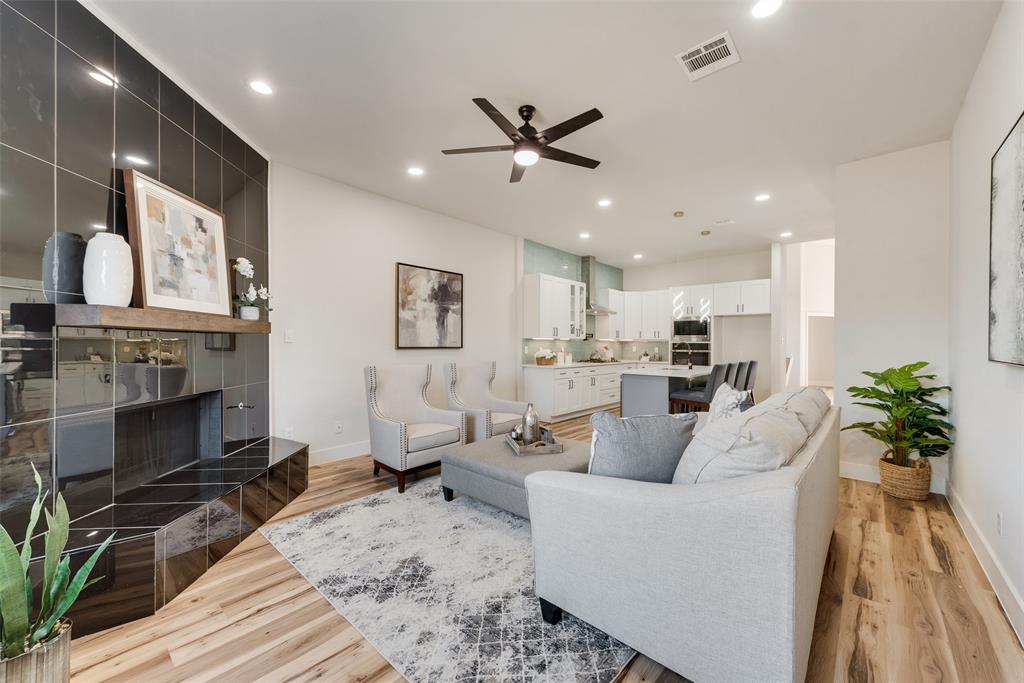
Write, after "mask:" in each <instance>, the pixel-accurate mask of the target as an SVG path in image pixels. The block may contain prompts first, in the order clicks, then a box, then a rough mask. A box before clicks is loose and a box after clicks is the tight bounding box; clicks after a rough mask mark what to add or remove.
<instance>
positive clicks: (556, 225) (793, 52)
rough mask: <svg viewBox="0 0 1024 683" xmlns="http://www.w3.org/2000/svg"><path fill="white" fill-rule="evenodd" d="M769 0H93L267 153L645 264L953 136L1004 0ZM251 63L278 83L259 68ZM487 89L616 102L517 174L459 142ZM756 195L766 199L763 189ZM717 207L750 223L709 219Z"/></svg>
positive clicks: (545, 116) (780, 224) (828, 230)
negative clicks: (716, 45)
mask: <svg viewBox="0 0 1024 683" xmlns="http://www.w3.org/2000/svg"><path fill="white" fill-rule="evenodd" d="M752 4H753V0H751V1H750V2H689V3H684V2H673V3H670V2H664V3H639V2H620V3H590V2H587V3H584V2H562V3H524V2H476V3H473V2H430V1H424V2H333V3H332V2H305V1H291V2H283V1H279V2H259V3H257V2H246V3H241V2H186V1H182V0H155V1H149V2H136V1H135V0H98V1H97V2H94V4H93V6H94V7H97V8H98V12H99V13H100V14H101V15H103V16H104V17H106V18H107V19H109V20H111V21H112V23H114V25H115V26H116V27H118V28H120V29H121V30H122V31H124V32H125V33H126V34H127V35H128V36H129V37H130V38H131V39H133V42H135V43H136V44H137V45H139V46H140V47H141V48H142V49H143V51H144V52H145V53H146V54H148V55H150V56H151V57H152V58H153V59H154V60H155V61H156V62H157V63H158V65H159V66H162V67H164V68H165V69H167V70H169V72H170V73H171V74H172V76H174V77H176V78H178V79H180V80H181V81H182V84H183V85H184V86H186V87H187V88H188V89H190V90H191V91H192V92H193V93H194V94H195V95H196V96H197V97H198V99H200V101H203V102H205V103H207V104H209V105H211V106H212V108H214V109H215V110H216V111H218V112H219V113H220V114H221V115H223V116H224V117H225V118H226V120H227V121H230V122H231V123H232V124H233V125H234V127H236V128H237V129H238V130H239V132H240V133H242V134H243V135H245V136H246V137H248V138H249V139H250V140H251V141H252V142H253V143H254V144H255V145H257V146H259V147H260V148H262V149H263V150H264V151H265V152H266V153H268V154H269V155H270V157H271V158H272V159H273V160H274V161H278V162H283V163H285V164H289V165H292V166H296V167H298V168H301V169H305V170H308V171H311V172H314V173H317V174H320V175H323V176H327V177H330V178H334V179H337V180H339V181H342V182H344V183H348V184H350V185H354V186H356V187H360V188H363V189H366V190H370V191H373V192H377V193H380V194H382V195H386V196H389V197H393V198H395V199H399V200H402V201H406V202H409V203H411V204H415V205H418V206H422V207H425V208H427V209H432V210H434V211H438V212H441V213H444V214H447V215H450V216H454V217H457V218H461V219H464V220H467V221H470V222H473V223H476V224H479V225H483V226H487V227H490V228H493V229H496V230H500V231H503V232H507V233H512V234H516V235H523V236H525V237H528V238H530V239H534V240H537V241H540V242H544V243H546V244H550V245H552V246H555V247H559V248H562V249H566V250H568V251H571V252H575V253H583V254H587V253H592V254H593V255H595V256H597V257H598V258H599V259H600V260H602V261H605V262H607V263H611V264H614V265H618V266H632V265H636V262H635V261H634V260H633V258H632V254H633V253H634V252H643V253H644V254H645V258H644V261H643V263H645V264H648V263H661V262H667V261H674V260H680V259H686V258H694V257H697V256H700V255H706V254H714V253H729V252H738V251H745V250H750V249H756V248H762V247H766V246H767V245H768V244H769V242H770V241H771V240H773V239H776V238H777V237H778V234H779V233H780V232H782V231H787V230H788V231H792V232H793V233H794V237H793V239H794V240H809V239H819V238H823V237H829V236H831V235H832V232H833V228H832V220H833V219H832V176H833V171H834V168H835V166H836V165H838V164H841V163H844V162H847V161H852V160H855V159H860V158H864V157H869V156H873V155H876V154H880V153H884V152H889V151H895V150H898V149H902V148H905V147H910V146H913V145H919V144H924V143H927V142H932V141H936V140H941V139H945V138H947V137H948V136H949V134H950V131H951V129H952V126H953V122H954V120H955V118H956V115H957V112H958V110H959V107H960V103H961V100H962V98H963V95H964V93H965V91H966V89H967V85H968V83H969V82H970V78H971V76H972V75H973V72H974V69H975V67H976V65H977V63H978V60H979V58H980V56H981V52H982V50H983V48H984V45H985V42H986V40H987V38H988V34H989V31H990V29H991V27H992V24H993V21H994V19H995V15H996V13H997V12H998V3H994V2H981V1H974V0H971V1H967V2H898V1H893V2H838V1H835V2H794V1H793V0H790V1H788V2H786V3H785V4H784V5H783V7H782V9H781V10H780V11H779V12H778V13H777V14H775V15H774V16H772V17H770V18H768V19H763V20H757V19H754V18H753V17H752V16H751V15H750V7H751V6H752ZM725 30H728V31H730V32H731V33H732V36H733V39H734V40H735V42H736V46H737V49H738V51H739V53H740V55H741V57H742V58H743V61H742V62H741V63H740V64H738V65H736V66H732V67H729V68H727V69H725V70H723V71H720V72H718V73H717V74H714V75H712V76H710V77H708V78H706V79H704V80H701V81H698V82H696V83H690V82H689V81H688V79H687V77H686V74H685V73H684V72H683V70H682V69H681V67H680V66H679V65H678V64H677V63H676V62H675V61H674V55H675V54H676V53H678V52H681V51H683V50H685V49H687V48H690V47H692V46H693V45H695V44H697V43H698V42H700V41H702V40H704V39H706V38H710V37H712V36H714V35H715V34H718V33H720V32H722V31H725ZM257 77H259V78H262V79H264V80H266V81H268V82H270V83H271V84H272V85H273V86H274V88H275V93H274V95H273V96H271V97H262V96H260V95H257V94H255V93H253V92H252V91H251V90H250V89H249V88H248V87H247V83H248V81H249V80H251V79H253V78H257ZM473 97H486V98H488V99H490V100H491V102H493V103H494V104H495V105H496V106H497V107H498V108H499V109H500V110H501V111H503V112H504V113H505V115H506V116H508V117H509V118H512V119H513V120H517V119H515V118H514V117H515V112H516V109H517V108H518V106H519V105H520V104H525V103H529V104H533V105H535V106H536V107H537V116H536V118H535V120H534V124H535V125H536V127H537V128H538V129H543V128H544V127H546V126H548V125H552V124H554V123H558V122H559V121H561V120H563V119H566V118H568V117H570V116H574V115H575V114H578V113H580V112H582V111H584V110H586V109H589V108H591V107H597V108H599V109H600V110H601V111H602V112H603V113H604V117H605V118H604V119H603V120H601V121H598V122H597V123H595V124H592V125H591V126H589V127H587V128H585V129H583V130H581V131H579V132H577V133H574V134H572V135H570V136H568V137H566V138H564V139H562V140H560V141H559V142H558V143H557V146H558V147H560V148H562V149H565V150H567V151H571V152H575V153H578V154H582V155H585V156H589V157H593V158H596V159H599V160H601V162H602V163H601V165H600V166H599V167H598V168H597V169H596V170H587V169H583V168H577V167H574V166H569V165H565V164H560V163H556V162H550V161H545V160H541V162H540V163H539V164H538V165H537V166H534V167H532V168H530V169H528V170H527V172H526V176H525V178H524V180H523V182H521V183H519V184H510V183H509V182H508V176H509V172H510V169H511V158H510V156H511V154H510V153H493V154H479V155H467V156H448V157H445V156H442V155H441V154H440V150H441V149H443V148H449V147H469V146H478V145H494V144H503V143H504V142H506V139H505V138H504V136H503V135H502V133H501V132H500V131H499V130H498V128H497V127H495V126H494V124H493V123H491V122H490V121H489V120H488V119H487V118H486V117H485V116H484V115H483V113H482V112H481V111H480V110H479V109H477V107H476V106H475V105H474V104H473V103H472V102H471V98H473ZM410 165H419V166H422V167H423V168H425V169H426V174H425V175H424V176H422V177H420V178H413V177H411V176H409V175H407V173H406V168H407V167H408V166H410ZM759 192H770V193H771V195H772V199H771V200H770V201H768V202H764V203H755V202H754V201H753V195H755V194H756V193H759ZM601 197H610V198H612V199H613V200H614V205H613V206H612V207H611V208H609V209H599V208H598V207H597V206H596V201H597V199H599V198H601ZM676 209H683V210H685V211H686V216H685V217H684V218H682V219H678V218H673V217H672V212H673V211H674V210H676ZM723 218H731V219H733V220H734V221H735V223H734V224H733V225H729V226H722V227H714V226H713V225H712V223H713V222H714V221H715V220H718V219H723ZM705 227H712V229H713V233H712V235H711V236H710V237H701V236H699V231H700V229H702V228H705ZM584 231H586V232H589V233H591V235H592V238H591V239H590V240H589V241H588V242H583V241H582V240H580V239H579V238H578V236H577V235H578V234H579V233H580V232H584Z"/></svg>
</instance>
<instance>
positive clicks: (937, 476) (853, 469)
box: [839, 460, 949, 496]
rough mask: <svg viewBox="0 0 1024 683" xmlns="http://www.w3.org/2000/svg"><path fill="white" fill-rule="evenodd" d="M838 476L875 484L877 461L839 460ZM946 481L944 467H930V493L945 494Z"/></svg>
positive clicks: (876, 481)
mask: <svg viewBox="0 0 1024 683" xmlns="http://www.w3.org/2000/svg"><path fill="white" fill-rule="evenodd" d="M839 476H840V477H844V478H846V479H856V480H858V481H870V482H871V483H873V484H877V483H878V481H879V479H878V463H877V462H870V463H867V462H854V461H850V460H840V461H839ZM948 488H949V486H948V482H947V481H946V470H945V468H938V467H933V468H932V483H931V487H930V490H931V492H932V493H941V494H942V495H944V496H945V495H947V493H946V491H947V490H948Z"/></svg>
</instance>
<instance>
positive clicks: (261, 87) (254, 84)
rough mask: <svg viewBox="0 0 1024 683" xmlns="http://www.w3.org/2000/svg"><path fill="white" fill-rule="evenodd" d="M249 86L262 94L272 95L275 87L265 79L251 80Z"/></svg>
mask: <svg viewBox="0 0 1024 683" xmlns="http://www.w3.org/2000/svg"><path fill="white" fill-rule="evenodd" d="M249 87H250V88H252V89H253V90H255V91H256V92H258V93H259V94H261V95H272V94H273V93H274V89H273V88H271V87H270V86H269V85H267V84H266V83H265V82H263V81H249Z"/></svg>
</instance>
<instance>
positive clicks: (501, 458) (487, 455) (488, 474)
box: [441, 434, 590, 519]
mask: <svg viewBox="0 0 1024 683" xmlns="http://www.w3.org/2000/svg"><path fill="white" fill-rule="evenodd" d="M560 441H561V442H562V445H563V447H564V451H563V452H562V453H556V454H553V455H516V454H515V453H513V452H512V449H511V448H509V446H508V444H506V443H505V435H504V434H502V435H501V436H494V437H491V438H490V439H487V440H486V441H477V442H476V443H471V444H467V445H465V446H455V447H454V448H451V449H449V450H447V451H445V452H443V453H442V454H441V487H442V488H443V489H444V499H445V500H449V501H450V500H451V499H452V497H453V494H454V492H455V491H458V492H459V493H460V494H462V495H465V496H472V497H473V498H476V499H477V500H482V501H483V502H485V503H490V504H491V505H493V506H495V507H499V508H501V509H502V510H507V511H508V512H511V513H512V514H514V515H519V516H520V517H526V518H527V519H529V518H530V508H529V506H528V505H527V503H526V485H525V484H524V483H523V480H524V479H526V475H528V474H530V473H532V472H540V471H543V470H555V471H558V472H586V471H587V465H588V464H589V463H590V444H589V443H586V442H583V441H573V440H572V439H560Z"/></svg>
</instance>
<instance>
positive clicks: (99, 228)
mask: <svg viewBox="0 0 1024 683" xmlns="http://www.w3.org/2000/svg"><path fill="white" fill-rule="evenodd" d="M89 227H90V228H92V229H93V230H97V231H99V230H106V229H107V226H105V225H101V224H99V223H93V224H92V225H90V226H89Z"/></svg>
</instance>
